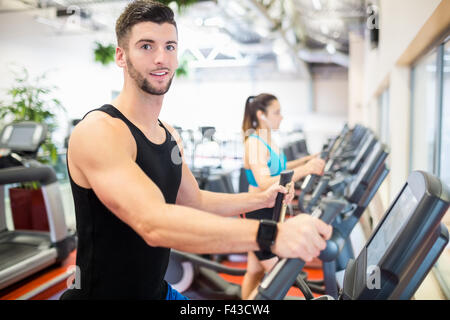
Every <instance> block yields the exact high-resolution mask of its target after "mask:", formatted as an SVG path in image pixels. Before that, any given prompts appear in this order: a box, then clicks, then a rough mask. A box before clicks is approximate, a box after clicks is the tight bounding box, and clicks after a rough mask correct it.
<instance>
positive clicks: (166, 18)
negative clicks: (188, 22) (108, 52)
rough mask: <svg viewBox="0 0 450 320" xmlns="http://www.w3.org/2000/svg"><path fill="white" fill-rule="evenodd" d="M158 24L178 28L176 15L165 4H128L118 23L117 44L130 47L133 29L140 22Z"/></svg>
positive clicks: (147, 1)
mask: <svg viewBox="0 0 450 320" xmlns="http://www.w3.org/2000/svg"><path fill="white" fill-rule="evenodd" d="M147 21H150V22H154V23H158V24H163V23H170V24H172V25H174V26H175V28H176V27H177V24H176V22H175V20H174V14H173V11H172V9H170V8H169V7H168V6H166V5H165V4H162V3H160V2H157V1H152V0H136V1H133V2H131V3H130V4H128V6H127V7H126V8H125V10H124V12H122V14H121V15H120V17H119V18H118V19H117V22H116V36H117V43H118V45H119V46H120V47H122V48H127V47H128V39H129V35H130V31H131V28H132V27H133V26H134V25H135V24H137V23H140V22H147Z"/></svg>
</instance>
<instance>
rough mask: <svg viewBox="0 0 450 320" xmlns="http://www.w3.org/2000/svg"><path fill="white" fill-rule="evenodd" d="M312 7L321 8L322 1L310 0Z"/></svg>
mask: <svg viewBox="0 0 450 320" xmlns="http://www.w3.org/2000/svg"><path fill="white" fill-rule="evenodd" d="M312 3H313V6H314V9H316V10H322V3H320V0H312Z"/></svg>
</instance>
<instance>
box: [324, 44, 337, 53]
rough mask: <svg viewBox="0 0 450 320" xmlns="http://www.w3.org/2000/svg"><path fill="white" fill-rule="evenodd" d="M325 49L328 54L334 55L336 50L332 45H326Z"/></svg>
mask: <svg viewBox="0 0 450 320" xmlns="http://www.w3.org/2000/svg"><path fill="white" fill-rule="evenodd" d="M326 49H327V51H328V53H329V54H335V53H336V48H335V47H334V45H333V44H332V43H328V44H327V47H326Z"/></svg>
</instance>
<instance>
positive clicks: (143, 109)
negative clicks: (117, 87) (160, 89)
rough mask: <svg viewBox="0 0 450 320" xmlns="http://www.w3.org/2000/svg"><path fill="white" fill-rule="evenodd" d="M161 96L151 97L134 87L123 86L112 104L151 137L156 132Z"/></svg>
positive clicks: (161, 101)
mask: <svg viewBox="0 0 450 320" xmlns="http://www.w3.org/2000/svg"><path fill="white" fill-rule="evenodd" d="M163 99H164V96H163V95H160V96H158V95H151V94H148V93H146V92H143V91H142V90H141V89H139V88H137V87H134V86H126V85H125V86H124V88H123V90H122V92H121V93H120V94H119V96H118V97H117V98H116V99H115V100H114V101H113V102H112V103H113V105H114V106H115V107H116V108H117V109H119V110H120V112H122V113H123V114H124V115H125V116H126V117H127V118H128V120H130V121H131V122H133V123H134V124H135V125H136V126H138V127H139V128H142V129H143V131H144V132H147V133H149V134H151V135H153V134H152V133H155V132H157V130H158V117H159V113H160V112H161V107H162V103H163Z"/></svg>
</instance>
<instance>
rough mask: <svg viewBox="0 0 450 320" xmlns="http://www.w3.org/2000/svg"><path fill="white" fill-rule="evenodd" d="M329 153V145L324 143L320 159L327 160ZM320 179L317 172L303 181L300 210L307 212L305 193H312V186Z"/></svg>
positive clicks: (299, 199)
mask: <svg viewBox="0 0 450 320" xmlns="http://www.w3.org/2000/svg"><path fill="white" fill-rule="evenodd" d="M328 154H329V149H328V145H324V146H323V148H322V152H321V153H320V159H323V160H326V159H327V157H328ZM319 179H320V176H319V175H317V174H310V175H308V176H306V178H305V180H304V181H303V183H302V186H301V189H302V190H301V193H300V196H299V198H298V207H299V209H300V211H302V212H307V210H306V206H305V203H304V202H305V195H306V194H308V193H310V192H311V191H312V188H313V187H314V185H315V184H316V182H317V181H318V180H319Z"/></svg>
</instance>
